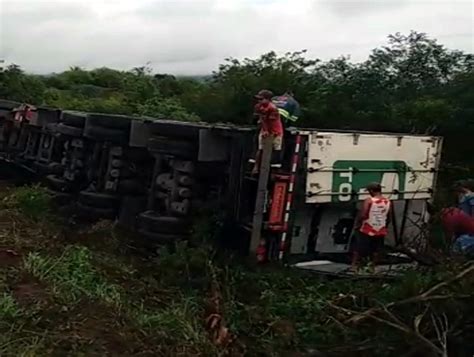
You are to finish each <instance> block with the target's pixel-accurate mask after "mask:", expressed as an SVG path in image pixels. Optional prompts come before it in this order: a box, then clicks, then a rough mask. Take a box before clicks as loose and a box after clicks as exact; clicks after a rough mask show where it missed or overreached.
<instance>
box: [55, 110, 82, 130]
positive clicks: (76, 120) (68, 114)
mask: <svg viewBox="0 0 474 357" xmlns="http://www.w3.org/2000/svg"><path fill="white" fill-rule="evenodd" d="M61 122H62V123H64V124H65V125H67V126H72V127H75V128H83V127H84V125H86V114H85V113H80V112H73V111H65V112H62V114H61Z"/></svg>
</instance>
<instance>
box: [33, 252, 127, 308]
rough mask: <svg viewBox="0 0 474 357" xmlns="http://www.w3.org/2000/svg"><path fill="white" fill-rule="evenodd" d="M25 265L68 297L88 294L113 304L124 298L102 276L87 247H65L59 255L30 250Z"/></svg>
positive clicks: (73, 298) (74, 298)
mask: <svg viewBox="0 0 474 357" xmlns="http://www.w3.org/2000/svg"><path fill="white" fill-rule="evenodd" d="M25 268H26V270H27V271H28V272H29V273H30V274H31V275H33V276H34V277H36V278H38V279H40V280H45V281H49V282H51V283H53V284H54V285H55V288H56V289H57V290H58V293H60V295H61V296H64V298H66V299H69V300H73V301H74V300H76V301H77V300H78V299H79V298H80V296H81V295H86V296H88V297H90V298H95V299H99V300H102V301H104V302H106V303H110V304H120V302H121V299H120V291H119V289H118V288H117V287H116V286H114V285H112V284H109V283H107V282H106V281H105V280H104V279H103V278H102V277H101V276H100V274H99V273H98V272H97V270H96V269H95V267H94V265H93V264H92V260H91V255H90V252H89V250H88V249H87V248H84V247H74V246H70V247H66V249H65V250H64V253H63V254H62V256H61V257H60V258H52V257H48V256H42V255H40V254H38V253H30V254H29V255H28V256H27V257H26V259H25Z"/></svg>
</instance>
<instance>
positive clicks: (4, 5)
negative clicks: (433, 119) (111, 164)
mask: <svg viewBox="0 0 474 357" xmlns="http://www.w3.org/2000/svg"><path fill="white" fill-rule="evenodd" d="M380 4H383V6H381V5H380ZM472 11H473V5H472V3H471V2H470V1H456V0H454V1H449V2H448V1H436V0H431V1H425V0H416V1H415V0H398V1H395V0H386V1H382V0H380V1H368V0H367V1H364V0H353V1H349V0H336V1H333V0H331V1H329V0H173V1H171V0H135V1H129V0H0V58H2V57H3V58H4V59H5V60H6V61H7V62H13V63H17V64H19V65H21V66H22V67H23V68H25V69H26V70H28V71H32V72H36V73H48V72H53V71H61V70H64V69H66V68H68V67H69V66H73V65H79V66H83V67H86V68H94V67H101V66H109V67H114V68H119V69H129V68H132V67H135V66H142V65H144V64H146V63H150V65H151V66H152V67H153V68H154V69H155V70H156V71H157V72H171V73H175V74H203V73H209V72H211V71H212V70H215V69H217V67H218V65H219V64H220V63H222V62H223V60H224V58H226V57H237V58H243V57H255V56H258V55H260V54H262V53H265V52H267V51H270V50H276V51H277V52H279V53H285V52H287V51H294V50H301V49H308V54H309V55H311V56H314V57H318V58H322V59H329V58H332V57H337V56H339V55H342V54H343V55H348V54H350V55H352V58H353V59H354V60H357V61H359V60H363V59H365V58H367V56H368V54H369V52H370V50H371V49H372V48H374V47H377V46H380V45H382V44H384V43H385V42H386V36H387V35H388V34H390V33H394V32H405V33H408V32H409V31H410V30H417V31H421V32H427V33H428V34H430V35H431V36H433V37H436V38H439V40H440V42H441V43H445V44H447V45H448V46H449V47H451V48H457V49H462V50H464V51H469V52H474V49H473V47H472V46H473V43H474V41H473V28H472V24H473V23H474V19H473V14H472Z"/></svg>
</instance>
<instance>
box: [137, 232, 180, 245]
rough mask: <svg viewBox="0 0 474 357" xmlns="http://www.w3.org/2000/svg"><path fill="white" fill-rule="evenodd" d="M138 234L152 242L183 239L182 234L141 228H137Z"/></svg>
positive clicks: (161, 242)
mask: <svg viewBox="0 0 474 357" xmlns="http://www.w3.org/2000/svg"><path fill="white" fill-rule="evenodd" d="M138 234H140V235H141V236H143V237H144V238H145V239H147V240H149V241H150V243H152V244H170V243H174V242H178V241H181V240H183V239H185V236H183V235H176V234H165V233H153V232H150V231H147V230H143V229H139V230H138Z"/></svg>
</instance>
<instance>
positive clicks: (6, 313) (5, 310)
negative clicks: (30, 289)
mask: <svg viewBox="0 0 474 357" xmlns="http://www.w3.org/2000/svg"><path fill="white" fill-rule="evenodd" d="M20 315H21V310H20V308H19V307H18V305H17V303H16V301H15V299H13V297H12V296H11V295H10V294H8V293H3V295H0V318H1V319H2V321H3V320H8V321H13V319H15V318H17V317H19V316H20Z"/></svg>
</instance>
